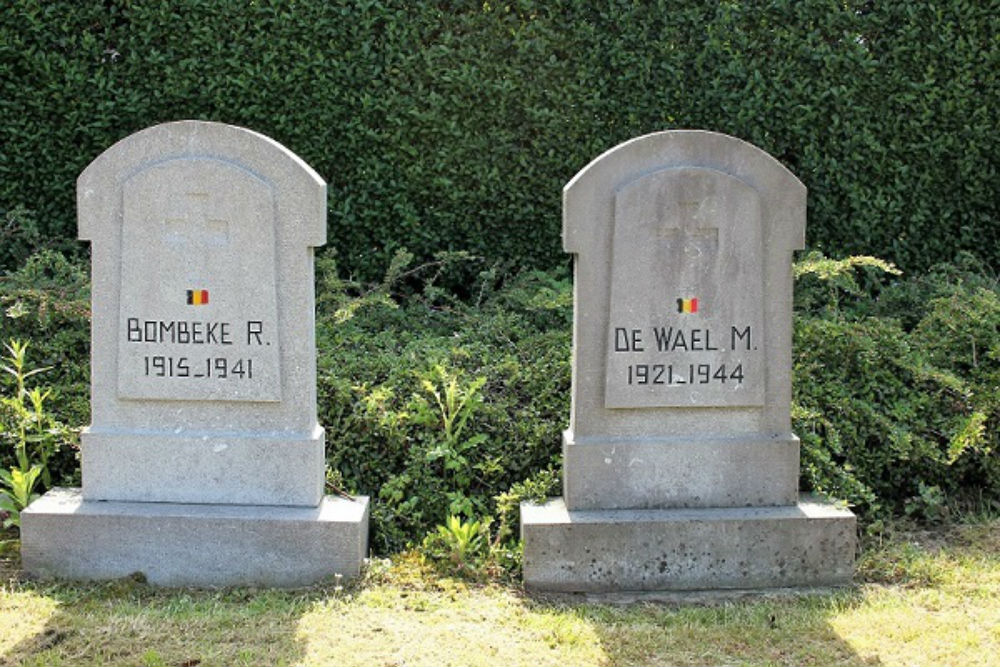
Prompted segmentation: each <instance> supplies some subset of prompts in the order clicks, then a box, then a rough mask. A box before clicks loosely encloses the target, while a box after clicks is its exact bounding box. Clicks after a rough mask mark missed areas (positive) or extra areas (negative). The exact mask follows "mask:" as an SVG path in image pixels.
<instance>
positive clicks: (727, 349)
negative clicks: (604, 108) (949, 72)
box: [522, 131, 854, 591]
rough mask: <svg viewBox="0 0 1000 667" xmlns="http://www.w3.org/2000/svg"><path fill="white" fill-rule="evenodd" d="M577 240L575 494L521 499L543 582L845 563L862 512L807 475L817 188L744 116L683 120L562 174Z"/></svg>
mask: <svg viewBox="0 0 1000 667" xmlns="http://www.w3.org/2000/svg"><path fill="white" fill-rule="evenodd" d="M563 206H564V218H563V243H564V247H565V249H566V251H567V252H570V253H572V254H573V255H574V266H575V277H574V280H575V290H574V294H575V302H574V323H573V326H574V337H573V340H574V347H573V383H572V408H571V414H570V424H569V428H568V429H567V430H566V431H565V433H564V436H563V456H564V469H563V477H564V489H563V497H562V498H561V499H555V500H552V501H550V502H549V503H547V504H545V505H541V506H536V505H530V504H526V505H525V506H524V507H522V534H523V537H524V540H525V547H524V548H525V563H524V577H525V582H526V584H527V585H528V586H530V587H534V588H539V589H554V590H579V591H612V590H669V589H695V588H707V589H712V588H760V587H784V586H798V585H818V584H840V583H846V582H847V581H849V579H850V576H851V570H852V565H853V553H854V517H853V515H851V514H850V512H847V511H845V510H840V509H836V508H833V507H831V506H829V505H825V504H823V503H820V502H818V501H816V500H815V499H808V498H807V499H801V500H800V498H799V492H798V473H799V441H798V438H797V437H796V436H795V435H794V434H793V433H792V431H791V419H790V402H791V343H792V253H793V251H795V250H796V249H800V248H802V247H803V245H804V239H805V237H804V234H805V217H806V189H805V187H804V186H803V185H802V183H801V182H799V180H798V179H797V178H795V176H794V175H792V174H791V172H789V171H788V170H787V169H785V168H784V167H783V166H782V165H781V164H780V163H779V162H778V161H777V160H775V159H774V158H772V157H771V156H769V155H768V154H766V153H765V152H763V151H761V150H760V149H758V148H756V147H754V146H752V145H750V144H748V143H745V142H743V141H740V140H738V139H734V138H732V137H729V136H725V135H721V134H716V133H711V132H701V131H672V132H662V133H658V134H653V135H648V136H645V137H640V138H638V139H634V140H632V141H629V142H626V143H624V144H622V145H620V146H617V147H616V148H613V149H612V150H610V151H608V152H607V153H605V154H603V155H601V156H600V157H598V158H597V159H596V160H594V161H593V162H592V163H591V164H590V165H588V166H587V167H586V168H584V169H583V170H582V171H581V172H580V173H579V174H577V175H576V177H575V178H573V180H572V181H570V182H569V183H568V184H567V185H566V187H565V189H564V192H563Z"/></svg>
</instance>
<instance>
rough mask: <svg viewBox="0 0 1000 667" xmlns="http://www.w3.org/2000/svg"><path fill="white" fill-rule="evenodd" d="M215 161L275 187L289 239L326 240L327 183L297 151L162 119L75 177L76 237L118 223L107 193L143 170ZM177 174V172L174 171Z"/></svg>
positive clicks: (240, 132) (246, 134) (95, 234)
mask: <svg viewBox="0 0 1000 667" xmlns="http://www.w3.org/2000/svg"><path fill="white" fill-rule="evenodd" d="M173 161H181V162H180V163H178V164H180V165H186V164H192V165H193V164H196V163H198V162H211V161H214V162H217V163H222V164H229V165H232V166H234V167H236V168H238V169H240V170H243V171H246V172H248V173H249V174H250V175H252V176H253V177H255V178H257V179H259V180H261V181H262V182H264V183H265V184H267V185H268V186H269V187H275V186H278V187H277V190H276V191H277V192H278V193H279V196H280V200H279V201H278V202H276V204H279V205H282V206H284V207H285V208H286V210H287V214H286V215H283V216H279V219H278V222H279V224H283V225H288V227H289V233H290V236H291V238H290V239H289V240H290V241H293V242H295V243H301V244H304V245H307V246H310V247H318V246H321V245H323V244H325V243H326V182H325V181H324V180H323V179H322V178H321V177H320V175H319V174H317V173H316V171H315V170H314V169H313V168H312V167H310V166H309V165H308V164H306V162H305V161H304V160H302V158H300V157H299V156H298V155H296V154H295V153H293V152H292V151H290V150H289V149H287V148H286V147H284V146H283V145H281V144H280V143H278V142H277V141H275V140H274V139H271V138H270V137H267V136H265V135H263V134H260V133H259V132H254V131H253V130H248V129H246V128H243V127H237V126H234V125H227V124H225V123H217V122H212V121H201V120H182V121H175V122H170V123H162V124H160V125H154V126H153V127H149V128H146V129H144V130H140V131H139V132H135V133H134V134H130V135H129V136H127V137H125V138H124V139H121V140H120V141H118V142H117V143H115V144H114V145H113V146H111V147H110V148H108V149H107V150H105V151H104V152H103V153H101V154H100V155H99V156H97V157H96V158H95V159H94V160H93V161H92V162H91V163H90V164H89V165H88V166H87V168H86V169H84V170H83V172H82V173H81V174H80V176H79V178H78V179H77V204H78V211H79V237H80V238H81V239H82V240H86V241H97V240H99V239H100V238H101V237H102V232H101V230H100V229H99V228H100V227H101V226H104V225H114V224H118V223H119V222H120V220H119V219H118V218H117V217H116V216H114V215H109V212H113V211H114V210H115V205H116V203H117V202H116V201H115V199H114V197H113V196H112V193H114V192H116V191H117V190H118V188H119V187H120V186H121V184H122V183H124V182H125V181H127V180H129V179H131V178H133V177H134V176H135V175H136V174H138V173H140V172H143V171H146V170H148V169H151V168H154V167H157V166H159V165H162V164H163V163H169V162H173ZM178 176H180V174H178Z"/></svg>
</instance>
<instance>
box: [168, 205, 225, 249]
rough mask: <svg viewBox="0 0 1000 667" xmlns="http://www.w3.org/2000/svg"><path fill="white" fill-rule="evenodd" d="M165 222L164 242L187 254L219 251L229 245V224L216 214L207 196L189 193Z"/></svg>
mask: <svg viewBox="0 0 1000 667" xmlns="http://www.w3.org/2000/svg"><path fill="white" fill-rule="evenodd" d="M171 212H172V213H174V215H171V216H170V217H167V218H165V219H164V221H163V222H164V225H165V226H166V228H167V229H166V235H165V236H164V239H165V240H166V241H167V243H169V244H170V245H172V246H179V247H181V248H184V249H185V250H190V249H193V248H195V247H220V246H224V245H227V244H228V243H229V222H228V221H227V220H224V219H223V218H221V217H219V216H218V215H216V214H213V212H212V211H211V203H210V199H209V194H208V193H207V192H186V193H184V198H183V199H182V200H181V201H179V202H177V207H176V209H175V210H174V211H171Z"/></svg>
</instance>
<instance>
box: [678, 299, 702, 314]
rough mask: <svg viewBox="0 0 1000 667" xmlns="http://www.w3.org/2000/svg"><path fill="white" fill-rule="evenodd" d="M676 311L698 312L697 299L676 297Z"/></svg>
mask: <svg viewBox="0 0 1000 667" xmlns="http://www.w3.org/2000/svg"><path fill="white" fill-rule="evenodd" d="M677 312H678V313H697V312H698V299H697V298H693V299H677Z"/></svg>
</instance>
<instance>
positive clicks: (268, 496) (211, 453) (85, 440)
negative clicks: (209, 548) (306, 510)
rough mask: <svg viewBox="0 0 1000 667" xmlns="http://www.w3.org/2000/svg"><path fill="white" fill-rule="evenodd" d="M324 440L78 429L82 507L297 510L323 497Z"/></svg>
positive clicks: (318, 435)
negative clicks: (109, 503) (97, 503)
mask: <svg viewBox="0 0 1000 667" xmlns="http://www.w3.org/2000/svg"><path fill="white" fill-rule="evenodd" d="M324 442H325V436H324V432H323V429H322V428H321V427H319V426H317V427H316V429H315V430H314V431H313V432H312V433H309V434H281V435H275V436H273V437H268V436H266V435H252V436H250V435H246V434H243V435H240V434H238V433H230V434H218V433H209V432H205V433H202V434H198V433H154V432H145V431H143V432H139V431H131V430H126V429H101V430H96V429H94V428H92V427H88V428H85V429H84V430H83V432H82V433H81V434H80V452H81V456H80V458H81V469H82V471H83V495H84V497H85V498H86V499H87V500H116V501H122V502H137V503H183V504H199V505H200V504H208V505H211V504H216V503H219V504H234V505H264V506H268V505H279V506H283V505H301V506H303V507H316V506H317V505H318V504H319V501H320V498H322V497H323V479H324V470H325V469H326V459H325V458H324V457H325V454H324Z"/></svg>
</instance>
